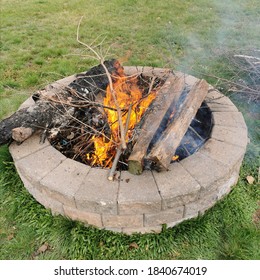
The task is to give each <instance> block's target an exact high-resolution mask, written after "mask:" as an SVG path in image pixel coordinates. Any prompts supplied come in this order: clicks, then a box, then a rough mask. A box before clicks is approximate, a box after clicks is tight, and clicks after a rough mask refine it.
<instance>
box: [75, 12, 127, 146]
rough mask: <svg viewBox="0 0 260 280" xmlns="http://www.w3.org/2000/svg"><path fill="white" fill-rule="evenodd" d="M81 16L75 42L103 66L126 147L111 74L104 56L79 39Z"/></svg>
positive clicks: (123, 143) (122, 142) (122, 139)
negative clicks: (93, 55)
mask: <svg viewBox="0 0 260 280" xmlns="http://www.w3.org/2000/svg"><path fill="white" fill-rule="evenodd" d="M82 18H83V17H81V19H80V21H79V23H78V28H77V42H78V43H80V44H81V45H83V46H85V47H86V48H87V49H89V50H90V51H91V52H93V53H94V54H95V56H96V59H97V60H99V62H100V64H101V65H102V67H103V68H104V70H105V72H106V75H107V78H108V82H109V88H110V91H111V94H112V97H113V100H114V103H115V106H116V110H117V114H118V122H119V127H120V139H121V145H122V149H124V150H125V149H126V142H125V136H124V135H125V129H124V125H123V121H122V113H121V109H120V107H119V104H118V102H117V98H116V91H115V89H114V87H113V81H112V78H111V74H110V73H109V71H108V69H107V67H106V65H105V63H104V57H103V56H102V55H100V54H99V53H98V52H97V51H95V50H94V48H93V47H91V46H90V45H88V44H86V43H84V42H82V41H80V39H79V28H80V23H81V21H82Z"/></svg>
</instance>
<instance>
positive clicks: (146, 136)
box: [128, 74, 185, 174]
mask: <svg viewBox="0 0 260 280" xmlns="http://www.w3.org/2000/svg"><path fill="white" fill-rule="evenodd" d="M184 86H185V84H184V77H180V78H178V77H176V76H174V75H173V74H170V75H169V77H168V78H167V80H166V81H165V83H164V85H163V86H162V88H161V89H160V90H159V91H158V93H157V96H156V99H155V100H154V102H153V103H152V105H151V107H150V108H149V110H148V111H147V113H146V114H145V116H144V117H143V120H142V122H143V124H142V128H141V131H140V132H139V133H138V134H139V136H138V139H137V141H136V143H135V145H134V147H133V151H132V153H131V155H130V157H129V160H128V170H129V172H131V173H133V174H141V173H142V171H143V165H144V163H143V161H144V157H145V155H146V153H147V149H148V146H149V144H150V142H151V141H152V139H153V138H154V134H155V132H156V131H158V130H160V128H161V127H162V123H163V122H165V120H166V118H165V116H168V117H169V116H170V113H171V107H172V104H173V103H177V101H178V99H179V97H180V95H181V93H182V91H183V89H184Z"/></svg>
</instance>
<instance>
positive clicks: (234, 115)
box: [212, 112, 247, 129]
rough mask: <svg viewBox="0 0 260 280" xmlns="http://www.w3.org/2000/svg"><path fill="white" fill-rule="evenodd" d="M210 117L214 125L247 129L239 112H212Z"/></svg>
mask: <svg viewBox="0 0 260 280" xmlns="http://www.w3.org/2000/svg"><path fill="white" fill-rule="evenodd" d="M212 117H213V122H214V124H215V125H221V126H231V127H237V128H239V129H241V128H244V129H247V127H246V123H245V120H244V118H243V115H242V113H240V112H213V113H212Z"/></svg>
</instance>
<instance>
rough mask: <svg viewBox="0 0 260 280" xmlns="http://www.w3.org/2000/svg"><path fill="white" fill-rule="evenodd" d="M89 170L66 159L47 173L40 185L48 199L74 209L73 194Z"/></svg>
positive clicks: (83, 165)
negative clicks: (55, 200)
mask: <svg viewBox="0 0 260 280" xmlns="http://www.w3.org/2000/svg"><path fill="white" fill-rule="evenodd" d="M89 170H90V167H89V166H87V165H85V164H82V163H79V162H77V161H75V160H72V159H69V158H67V159H65V160H64V161H63V162H62V163H61V164H60V165H59V166H57V167H56V168H55V169H53V170H52V171H51V172H50V173H48V174H47V175H46V176H45V177H44V178H43V179H42V180H41V181H40V184H41V186H42V188H43V189H44V190H45V191H46V193H47V194H48V195H49V196H50V197H53V198H54V199H57V200H58V201H60V202H62V203H63V204H65V205H68V206H71V207H76V205H75V199H74V196H75V193H76V192H77V191H78V189H79V187H80V185H81V184H82V183H83V182H84V180H85V177H86V174H87V173H88V172H89Z"/></svg>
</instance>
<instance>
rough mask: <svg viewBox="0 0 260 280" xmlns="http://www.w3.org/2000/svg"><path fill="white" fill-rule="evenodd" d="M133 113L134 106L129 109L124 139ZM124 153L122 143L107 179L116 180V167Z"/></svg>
mask: <svg viewBox="0 0 260 280" xmlns="http://www.w3.org/2000/svg"><path fill="white" fill-rule="evenodd" d="M131 112H132V104H131V105H130V106H129V109H128V114H127V119H126V125H125V135H124V138H125V137H126V134H127V130H128V126H129V122H130V117H131ZM123 151H124V149H123V147H122V143H121V144H120V145H119V147H118V148H117V151H116V155H115V158H114V161H113V164H112V167H111V169H110V171H109V174H108V177H107V179H108V180H109V181H113V179H114V175H115V170H116V166H117V163H118V161H119V158H120V156H121V154H122V152H123Z"/></svg>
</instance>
